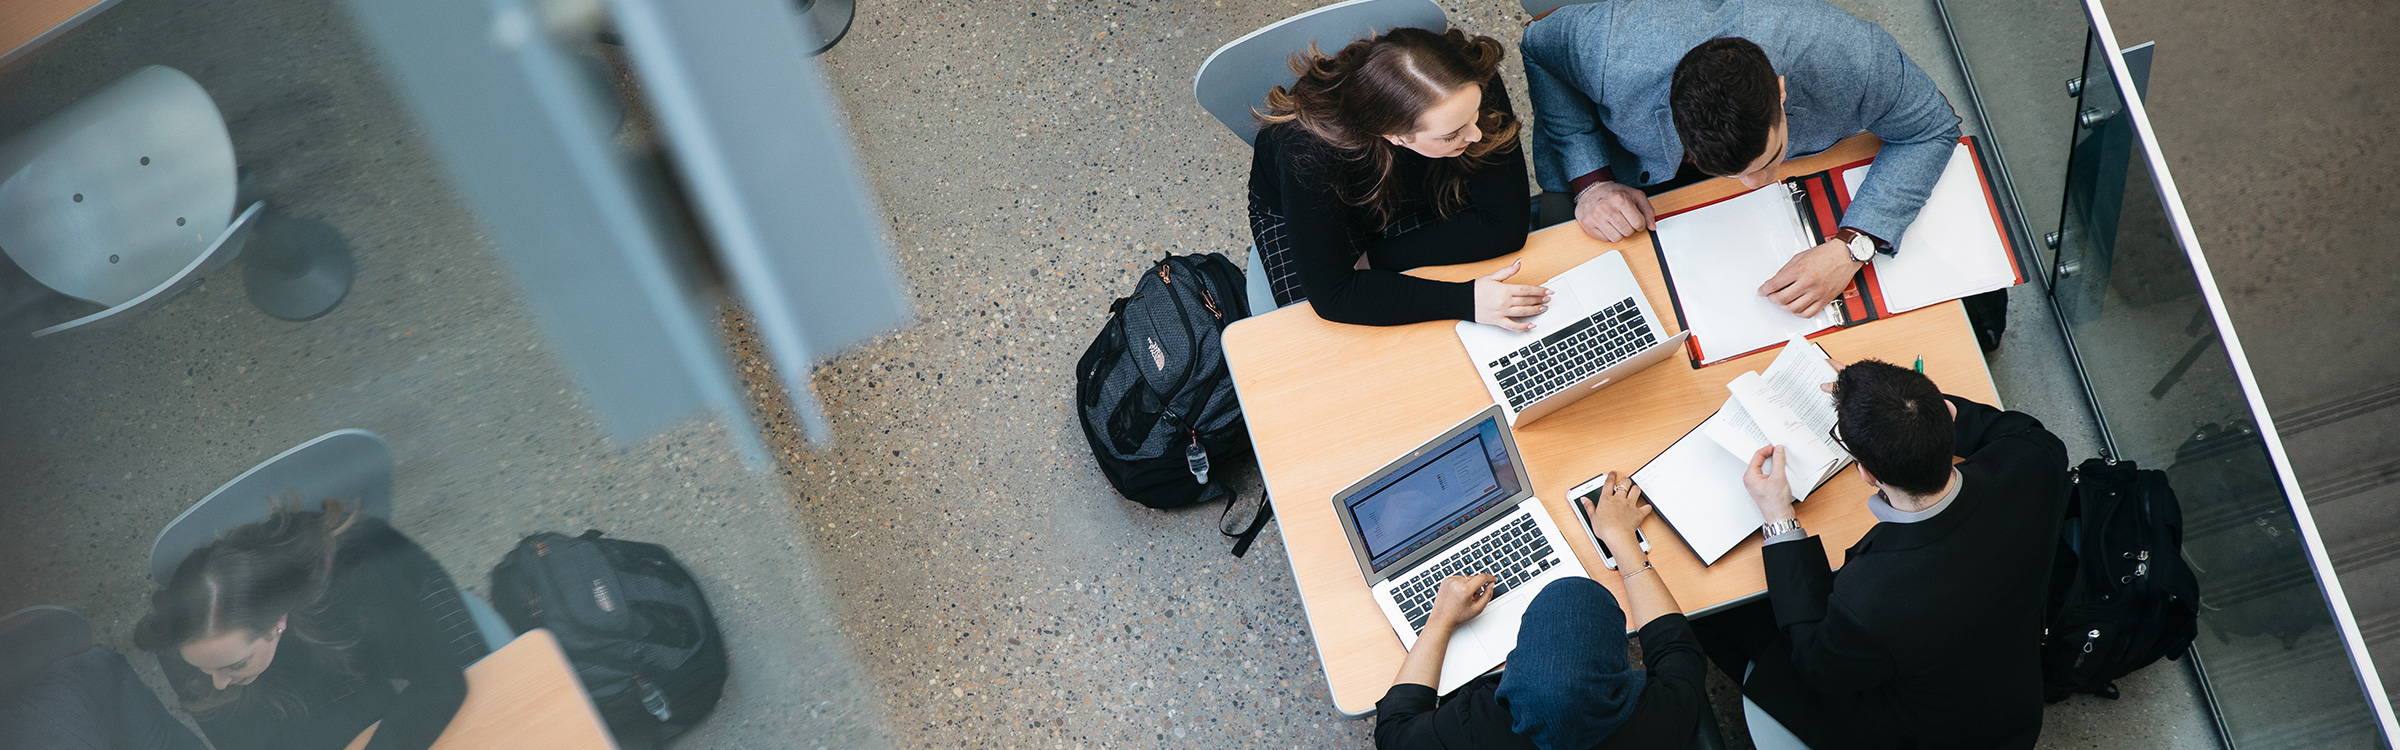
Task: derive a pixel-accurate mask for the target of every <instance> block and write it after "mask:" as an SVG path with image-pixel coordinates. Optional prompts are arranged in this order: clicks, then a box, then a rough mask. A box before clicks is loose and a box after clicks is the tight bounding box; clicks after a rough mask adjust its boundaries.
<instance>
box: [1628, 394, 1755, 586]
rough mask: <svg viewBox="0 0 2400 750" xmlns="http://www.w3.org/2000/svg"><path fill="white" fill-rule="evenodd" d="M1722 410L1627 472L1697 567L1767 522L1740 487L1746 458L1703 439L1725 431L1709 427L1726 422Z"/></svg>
mask: <svg viewBox="0 0 2400 750" xmlns="http://www.w3.org/2000/svg"><path fill="white" fill-rule="evenodd" d="M1728 403H1730V402H1728ZM1727 411H1728V410H1725V409H1720V410H1718V411H1717V413H1716V414H1715V415H1713V416H1710V417H1709V418H1708V421H1704V422H1701V423H1700V429H1699V430H1698V431H1697V432H1696V433H1695V434H1692V435H1686V436H1684V438H1683V439H1682V440H1677V441H1675V444H1674V445H1671V446H1668V447H1667V451H1666V452H1665V453H1661V454H1659V455H1658V457H1657V458H1654V459H1650V463H1649V464H1648V465H1645V466H1643V467H1642V469H1641V470H1640V471H1636V472H1634V473H1633V482H1634V484H1638V485H1641V486H1642V496H1643V497H1647V498H1649V499H1650V503H1651V504H1652V505H1655V506H1658V512H1659V515H1661V516H1664V517H1665V518H1666V519H1667V523H1668V525H1671V526H1674V527H1675V533H1676V534H1678V535H1681V536H1682V537H1683V543H1684V544H1686V545H1690V546H1691V548H1692V552H1693V554H1697V555H1699V556H1700V563H1701V564H1702V565H1713V564H1716V562H1717V558H1719V557H1724V556H1725V553H1726V552H1728V551H1731V550H1732V549H1733V547H1734V545H1737V544H1741V543H1742V540H1743V539H1747V538H1749V537H1750V534H1751V532H1755V531H1757V530H1758V527H1759V524H1763V523H1766V522H1767V519H1766V517H1765V516H1762V515H1759V513H1758V504H1757V503H1754V502H1751V500H1750V491H1749V490H1746V489H1743V488H1742V472H1744V471H1748V470H1749V469H1750V463H1749V461H1748V457H1747V456H1744V457H1740V458H1736V457H1735V456H1734V455H1733V454H1732V453H1730V452H1727V451H1726V450H1725V447H1724V446H1722V445H1718V444H1717V442H1716V441H1715V440H1712V439H1709V438H1707V437H1704V435H1705V434H1707V433H1710V432H1713V431H1716V430H1721V429H1725V428H1724V427H1723V426H1718V425H1711V424H1710V422H1714V421H1717V420H1718V419H1720V418H1729V417H1727V415H1726V412H1727Z"/></svg>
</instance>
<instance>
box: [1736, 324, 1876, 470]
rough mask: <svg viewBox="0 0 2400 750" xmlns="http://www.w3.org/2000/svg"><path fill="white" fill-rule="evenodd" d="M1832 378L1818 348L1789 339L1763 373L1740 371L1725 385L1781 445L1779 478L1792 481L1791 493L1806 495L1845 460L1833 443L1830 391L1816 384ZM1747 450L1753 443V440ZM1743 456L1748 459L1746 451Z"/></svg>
mask: <svg viewBox="0 0 2400 750" xmlns="http://www.w3.org/2000/svg"><path fill="white" fill-rule="evenodd" d="M1834 377H1835V373H1834V371H1833V366H1832V365H1829V364H1826V362H1825V349H1824V348H1823V347H1819V346H1817V345H1816V344H1812V343H1809V342H1808V341H1805V340H1800V339H1794V340H1793V341H1791V342H1790V343H1789V344H1787V345H1786V346H1784V348H1783V352H1782V353H1780V354H1777V355H1776V356H1775V361H1774V363H1772V364H1769V365H1767V369H1766V371H1765V372H1763V373H1761V372H1745V373H1742V374H1741V376H1740V377H1736V378H1734V379H1733V382H1731V383H1727V384H1725V388H1726V389H1727V390H1730V391H1733V400H1734V401H1736V402H1739V403H1740V404H1741V405H1742V408H1743V411H1744V412H1746V413H1748V414H1749V415H1750V416H1751V418H1752V419H1754V420H1756V421H1757V422H1758V431H1759V432H1760V433H1761V434H1763V435H1765V436H1766V438H1767V439H1768V441H1769V442H1772V443H1774V444H1776V445H1781V446H1783V457H1784V461H1785V466H1784V479H1785V480H1786V481H1788V482H1790V483H1791V488H1792V497H1794V498H1805V497H1808V493H1809V492H1810V491H1812V490H1815V489H1816V488H1817V485H1819V484H1823V483H1824V482H1825V480H1826V479H1827V478H1830V477H1832V476H1833V474H1834V472H1837V471H1841V469H1842V466H1844V465H1846V464H1848V463H1849V462H1850V454H1849V453H1847V452H1844V451H1843V450H1842V447H1841V445H1840V444H1837V443H1835V442H1833V436H1832V434H1831V433H1832V431H1833V424H1834V412H1833V394H1830V393H1826V392H1825V390H1824V389H1823V388H1821V387H1819V386H1820V385H1821V384H1824V383H1830V382H1833V379H1834ZM1727 447H1728V448H1730V447H1731V446H1727ZM1750 450H1753V451H1756V450H1758V448H1757V447H1756V446H1755V445H1753V446H1752V447H1751V448H1750ZM1742 457H1743V460H1745V461H1747V460H1748V459H1749V454H1747V453H1745V454H1743V456H1742Z"/></svg>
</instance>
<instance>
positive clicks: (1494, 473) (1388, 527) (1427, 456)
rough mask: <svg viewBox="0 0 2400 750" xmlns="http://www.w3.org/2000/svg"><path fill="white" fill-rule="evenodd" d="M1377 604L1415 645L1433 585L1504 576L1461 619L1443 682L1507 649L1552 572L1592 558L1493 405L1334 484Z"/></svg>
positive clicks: (1559, 573) (1471, 672)
mask: <svg viewBox="0 0 2400 750" xmlns="http://www.w3.org/2000/svg"><path fill="white" fill-rule="evenodd" d="M1333 505H1334V511H1335V515H1336V516H1339V517H1340V518H1341V519H1342V530H1343V531H1344V532H1346V533H1348V534H1349V537H1350V550H1351V552H1352V553H1354V554H1356V555H1357V557H1358V569H1359V572H1360V573H1363V574H1365V576H1366V579H1367V586H1368V588H1369V590H1370V591H1371V592H1372V593H1373V595H1374V598H1375V605H1376V606H1377V607H1380V608H1382V610H1383V614H1384V617H1385V618H1387V619H1389V620H1390V621H1391V623H1392V629H1393V631H1395V632H1397V633H1399V634H1400V642H1401V643H1403V644H1405V645H1407V646H1408V647H1410V648H1415V647H1416V645H1417V633H1418V631H1420V630H1423V629H1424V627H1425V620H1426V617H1427V616H1428V615H1430V614H1432V612H1433V598H1434V592H1435V591H1436V589H1438V588H1439V587H1440V585H1441V582H1442V579H1444V578H1448V577H1450V576H1453V575H1474V574H1478V573H1488V574H1490V575H1492V576H1493V577H1494V578H1497V579H1498V581H1497V582H1495V583H1494V584H1493V586H1492V589H1493V591H1492V599H1491V602H1490V603H1489V604H1486V605H1485V606H1484V609H1483V614H1481V615H1478V616H1476V617H1475V618H1474V619H1472V620H1468V621H1466V622H1465V623H1463V624H1461V625H1460V626H1459V628H1458V630H1457V632H1456V633H1454V634H1453V635H1452V636H1451V638H1450V648H1449V650H1448V651H1447V652H1446V653H1445V654H1444V657H1443V659H1442V679H1441V684H1440V685H1438V686H1436V688H1437V689H1438V690H1439V691H1440V692H1441V693H1443V694H1447V693H1449V692H1450V691H1452V690H1456V689H1458V687H1459V686H1460V685H1464V684H1466V683H1467V681H1468V680H1472V679H1475V677H1476V676H1477V675H1481V674H1483V673H1485V672H1488V671H1491V669H1492V667H1495V666H1498V665H1499V664H1500V663H1501V662H1502V661H1505V660H1507V658H1508V652H1509V650H1510V649H1513V648H1515V647H1516V645H1517V624H1518V621H1519V620H1520V619H1521V618H1522V617H1523V616H1524V614H1525V608H1526V606H1527V605H1530V604H1532V603H1533V597H1534V594H1536V593H1538V592H1540V591H1541V590H1542V587H1543V586H1546V585H1549V583H1550V582H1551V581H1555V580H1558V579H1560V578H1565V577H1568V576H1576V577H1583V576H1584V572H1583V563H1581V562H1578V561H1577V560H1576V558H1575V553H1574V552H1573V551H1572V550H1569V549H1568V548H1567V540H1566V537H1565V536H1562V535H1561V534H1560V533H1559V531H1558V526H1557V525H1556V524H1555V523H1553V522H1552V521H1551V520H1550V514H1549V513H1547V512H1544V511H1543V510H1542V503H1541V501H1539V500H1535V499H1534V497H1533V482H1532V481H1531V480H1529V479H1527V478H1526V473H1525V459H1524V456H1523V454H1521V453H1519V452H1518V451H1517V441H1516V437H1515V436H1514V435H1512V434H1510V433H1509V429H1508V424H1507V421H1506V420H1505V418H1504V417H1503V415H1502V413H1501V410H1500V407H1498V406H1492V407H1488V408H1486V409H1484V410H1483V411H1482V412H1480V413H1477V414H1476V415H1475V416H1474V417H1472V418H1469V419H1468V420H1467V421H1464V422H1460V423H1458V425H1457V426H1454V427H1451V428H1450V429H1449V430H1448V431H1445V432H1443V433H1442V434H1441V436H1439V437H1436V438H1434V439H1432V440H1430V441H1427V442H1426V443H1425V444H1424V445H1421V446H1418V447H1417V449H1416V450H1412V451H1409V452H1408V454H1407V455H1404V456H1401V457H1399V458H1398V459H1395V460H1393V461H1392V462H1391V463H1389V464H1386V465H1385V466H1384V467H1383V468H1382V469H1380V470H1377V471H1376V472H1375V473H1373V474H1370V475H1368V476H1367V478H1365V479H1361V480H1358V482H1357V483H1356V484H1352V485H1350V486H1349V487H1348V488H1347V489H1344V490H1342V491H1341V493H1339V494H1336V495H1334V497H1333Z"/></svg>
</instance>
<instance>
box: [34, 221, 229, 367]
mask: <svg viewBox="0 0 2400 750" xmlns="http://www.w3.org/2000/svg"><path fill="white" fill-rule="evenodd" d="M266 208H267V204H266V202H265V201H260V202H257V203H252V204H250V208H249V209H247V210H244V211H242V214H241V215H240V216H236V217H234V219H233V223H232V224H230V225H227V226H226V227H225V231H224V232H222V233H220V234H218V235H217V240H216V242H213V243H210V244H209V246H208V249H207V250H205V251H202V252H201V253H200V256H199V257H196V258H193V259H192V260H191V262H189V263H185V264H184V265H183V268H182V269H181V270H178V271H176V272H175V275H173V276H170V277H168V278H167V280H166V281H162V282H159V284H158V286H154V287H151V288H150V289H149V290H148V291H144V292H142V293H141V294H140V295H137V296H135V297H134V298H133V299H129V300H126V301H124V302H120V303H117V304H115V305H111V306H110V307H109V308H108V309H106V310H101V311H99V312H96V313H92V314H90V315H86V316H83V317H80V318H76V319H74V320H70V321H67V322H65V323H60V324H58V325H54V326H50V327H48V328H43V329H41V330H38V331H34V332H33V337H34V338H41V337H43V336H48V335H51V334H54V333H60V332H64V331H68V330H73V329H76V328H83V327H86V326H91V325H93V324H96V323H100V322H102V321H109V322H121V321H123V320H125V319H124V318H120V317H117V316H119V315H122V314H124V313H128V312H132V311H134V310H138V309H141V308H145V307H151V306H154V305H159V304H163V303H165V302H166V301H167V300H171V299H174V298H175V297H176V296H177V295H180V294H183V293H184V291H186V290H189V289H191V288H192V285H193V284H198V283H200V277H202V276H205V275H207V274H208V273H209V272H211V271H215V270H217V269H218V268H221V267H223V266H224V265H225V264H226V263H227V262H229V261H232V260H233V257H234V256H236V255H240V254H241V253H242V246H243V245H245V244H248V243H249V242H250V229H251V228H252V227H256V226H258V215H259V213H260V212H263V211H265V210H266Z"/></svg>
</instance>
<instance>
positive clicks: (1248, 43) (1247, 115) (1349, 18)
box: [1192, 0, 1450, 315]
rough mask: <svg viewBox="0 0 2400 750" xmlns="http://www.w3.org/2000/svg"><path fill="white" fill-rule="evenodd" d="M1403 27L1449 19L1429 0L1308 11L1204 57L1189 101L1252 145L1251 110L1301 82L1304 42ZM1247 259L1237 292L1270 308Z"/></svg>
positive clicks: (1261, 266) (1253, 307) (1330, 42)
mask: <svg viewBox="0 0 2400 750" xmlns="http://www.w3.org/2000/svg"><path fill="white" fill-rule="evenodd" d="M1403 27H1416V28H1422V29H1433V30H1435V31H1440V30H1442V29H1447V28H1450V17H1449V16H1448V15H1445V14H1443V13H1442V6H1440V5H1438V4H1436V3H1434V2H1433V0H1348V1H1347V2H1340V3H1334V4H1332V5H1328V6H1325V7H1322V8H1317V9H1315V10H1311V11H1307V12H1305V13H1301V14H1299V15H1296V16H1292V17H1290V18H1286V19H1283V20H1281V21H1276V22H1274V23H1271V24H1267V26H1266V27H1265V28H1262V29H1259V30H1257V31H1253V32H1250V33H1248V34H1243V35H1242V38H1240V39H1235V40H1233V41H1230V42H1226V43H1225V46H1222V47H1218V48H1217V51H1215V52H1211V53H1209V55H1208V59H1207V60H1205V61H1202V62H1201V63H1200V72H1199V73H1198V74H1195V75H1193V76H1192V96H1193V97H1194V98H1197V99H1199V100H1200V108H1201V109H1205V110H1208V113H1209V114H1211V115H1215V116H1216V118H1217V122H1221V123H1224V124H1225V129H1227V130H1231V131H1233V135H1234V137H1237V138H1240V139H1242V142H1243V143H1245V144H1255V143H1256V142H1257V139H1258V117H1257V116H1256V115H1254V114H1252V112H1251V111H1252V110H1253V109H1257V108H1260V107H1264V106H1265V105H1266V103H1267V91H1268V90H1269V89H1272V88H1274V87H1276V86H1290V85H1292V82H1294V81H1297V80H1299V79H1300V76H1299V75H1298V74H1296V73H1293V72H1292V66H1291V57H1292V55H1294V54H1297V53H1300V52H1306V51H1308V48H1309V45H1311V44H1315V45H1316V46H1317V48H1318V49H1320V50H1323V51H1325V52H1327V53H1331V52H1333V51H1335V50H1339V49H1341V48H1342V47H1344V46H1347V45H1349V44H1350V43H1351V42H1355V41H1358V40H1360V39H1366V38H1368V37H1371V36H1374V35H1375V34H1376V33H1378V32H1381V31H1384V30H1387V29H1397V28H1403ZM1249 257H1250V260H1249V263H1250V267H1249V268H1247V269H1244V270H1243V274H1242V275H1243V276H1244V277H1246V278H1245V281H1246V283H1247V288H1246V289H1245V290H1244V292H1245V296H1247V297H1249V299H1250V314H1252V315H1258V314H1262V313H1268V312H1273V311H1274V310H1275V307H1276V305H1275V297H1274V295H1273V294H1272V293H1270V292H1269V291H1268V279H1267V273H1266V269H1267V266H1268V263H1267V262H1266V259H1265V258H1262V257H1260V255H1259V252H1258V248H1256V247H1252V248H1250V254H1249Z"/></svg>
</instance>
